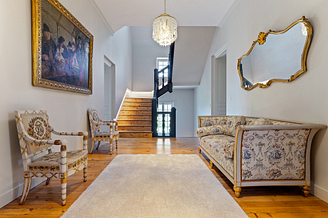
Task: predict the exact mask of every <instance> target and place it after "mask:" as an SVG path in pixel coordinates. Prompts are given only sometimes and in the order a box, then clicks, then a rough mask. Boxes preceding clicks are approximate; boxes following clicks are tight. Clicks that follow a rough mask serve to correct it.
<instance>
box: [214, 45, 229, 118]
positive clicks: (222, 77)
mask: <svg viewBox="0 0 328 218" xmlns="http://www.w3.org/2000/svg"><path fill="white" fill-rule="evenodd" d="M226 66H227V49H226V46H223V47H222V48H221V49H220V50H219V51H218V52H217V53H216V54H215V55H213V56H212V59H211V67H212V73H211V85H212V87H211V92H212V93H211V115H212V116H225V115H226V114H227V104H226V96H227V91H226V90H227V85H226V74H227V67H226Z"/></svg>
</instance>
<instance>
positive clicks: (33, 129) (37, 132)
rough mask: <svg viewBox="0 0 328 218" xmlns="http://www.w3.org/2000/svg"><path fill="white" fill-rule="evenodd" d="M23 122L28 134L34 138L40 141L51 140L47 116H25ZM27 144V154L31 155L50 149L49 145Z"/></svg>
mask: <svg viewBox="0 0 328 218" xmlns="http://www.w3.org/2000/svg"><path fill="white" fill-rule="evenodd" d="M22 122H23V125H24V129H25V130H26V132H27V133H28V134H29V135H30V136H32V137H33V138H35V139H38V140H42V139H44V140H51V137H50V136H51V135H50V131H49V124H48V116H47V114H23V115H22ZM26 143H27V152H28V153H29V154H32V153H35V152H37V151H39V150H42V149H44V148H46V147H49V145H45V144H37V143H30V142H26Z"/></svg>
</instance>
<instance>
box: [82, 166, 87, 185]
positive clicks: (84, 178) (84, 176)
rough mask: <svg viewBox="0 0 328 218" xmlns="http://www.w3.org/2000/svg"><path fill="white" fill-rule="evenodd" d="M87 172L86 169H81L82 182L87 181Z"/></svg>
mask: <svg viewBox="0 0 328 218" xmlns="http://www.w3.org/2000/svg"><path fill="white" fill-rule="evenodd" d="M87 175H88V170H87V167H84V168H83V182H86V181H87Z"/></svg>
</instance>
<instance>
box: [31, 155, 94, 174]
mask: <svg viewBox="0 0 328 218" xmlns="http://www.w3.org/2000/svg"><path fill="white" fill-rule="evenodd" d="M66 154H67V167H68V170H70V169H72V168H78V167H79V166H80V165H82V164H84V163H85V161H87V155H88V151H87V150H79V151H68V152H67V153H66ZM28 169H29V170H31V171H33V170H36V171H38V170H41V171H60V152H55V153H51V154H47V155H45V156H42V157H40V158H37V159H35V160H34V161H32V162H31V163H30V164H28Z"/></svg>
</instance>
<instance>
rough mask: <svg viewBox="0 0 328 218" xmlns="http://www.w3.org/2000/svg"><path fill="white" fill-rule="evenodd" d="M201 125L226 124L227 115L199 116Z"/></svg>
mask: <svg viewBox="0 0 328 218" xmlns="http://www.w3.org/2000/svg"><path fill="white" fill-rule="evenodd" d="M199 119H200V120H199V121H200V123H199V124H200V125H199V127H206V126H215V125H224V124H226V122H227V116H211V117H206V116H201V117H199Z"/></svg>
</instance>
